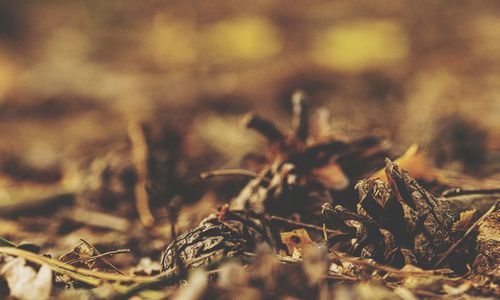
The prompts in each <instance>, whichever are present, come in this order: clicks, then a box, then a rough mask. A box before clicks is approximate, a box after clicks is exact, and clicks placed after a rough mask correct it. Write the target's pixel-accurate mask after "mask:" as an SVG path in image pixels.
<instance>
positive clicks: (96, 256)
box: [66, 249, 130, 274]
mask: <svg viewBox="0 0 500 300" xmlns="http://www.w3.org/2000/svg"><path fill="white" fill-rule="evenodd" d="M122 253H130V249H118V250H114V251H108V252H104V253H101V254H98V255H94V256H90V257H81V258H75V259H72V260H69V261H67V262H66V263H67V264H69V265H72V264H74V263H77V262H84V261H93V260H97V259H99V258H103V257H105V256H110V255H115V254H122ZM120 273H121V272H120ZM121 274H123V273H121Z"/></svg>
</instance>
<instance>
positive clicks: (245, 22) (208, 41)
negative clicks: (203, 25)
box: [203, 17, 282, 62]
mask: <svg viewBox="0 0 500 300" xmlns="http://www.w3.org/2000/svg"><path fill="white" fill-rule="evenodd" d="M203 36H204V38H205V39H204V41H205V46H206V49H207V54H208V55H209V57H210V59H212V60H215V61H217V62H221V61H222V62H224V61H239V60H241V61H257V60H261V59H264V58H268V57H271V56H273V55H275V54H277V53H278V52H279V51H280V50H281V48H282V40H281V37H280V35H279V33H278V30H277V29H276V27H275V26H274V25H273V24H272V23H271V22H269V21H268V20H266V19H264V18H259V17H239V18H234V19H228V20H223V21H219V22H217V23H215V24H214V25H212V26H210V27H209V28H207V30H206V31H205V32H204V34H203Z"/></svg>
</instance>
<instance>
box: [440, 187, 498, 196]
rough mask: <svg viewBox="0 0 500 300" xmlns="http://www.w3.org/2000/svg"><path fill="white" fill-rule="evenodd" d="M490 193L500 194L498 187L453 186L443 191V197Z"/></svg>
mask: <svg viewBox="0 0 500 300" xmlns="http://www.w3.org/2000/svg"><path fill="white" fill-rule="evenodd" d="M475 194H481V195H491V194H500V189H462V188H454V189H449V190H446V191H444V192H443V195H442V196H443V197H450V196H459V195H475Z"/></svg>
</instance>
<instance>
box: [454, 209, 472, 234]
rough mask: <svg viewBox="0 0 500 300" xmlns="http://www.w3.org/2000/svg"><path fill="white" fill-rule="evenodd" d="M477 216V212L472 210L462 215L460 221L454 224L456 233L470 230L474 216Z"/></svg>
mask: <svg viewBox="0 0 500 300" xmlns="http://www.w3.org/2000/svg"><path fill="white" fill-rule="evenodd" d="M475 215H476V210H475V209H471V210H467V211H464V212H461V213H460V219H459V220H458V221H456V222H455V223H453V226H452V227H451V228H452V229H453V230H455V231H465V230H466V229H467V228H469V225H470V224H472V222H473V221H474V216H475Z"/></svg>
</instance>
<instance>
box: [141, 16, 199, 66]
mask: <svg viewBox="0 0 500 300" xmlns="http://www.w3.org/2000/svg"><path fill="white" fill-rule="evenodd" d="M146 31H147V32H146V40H145V43H144V47H145V51H146V52H147V55H148V56H150V57H152V59H153V61H154V62H155V63H157V64H159V65H160V66H172V65H185V64H191V63H194V62H195V60H196V49H195V41H194V38H195V32H194V30H193V26H192V24H189V23H187V22H181V21H178V20H169V19H167V18H166V17H165V16H163V15H159V16H156V17H155V18H154V21H153V25H152V26H151V27H150V28H148V29H146Z"/></svg>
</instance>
